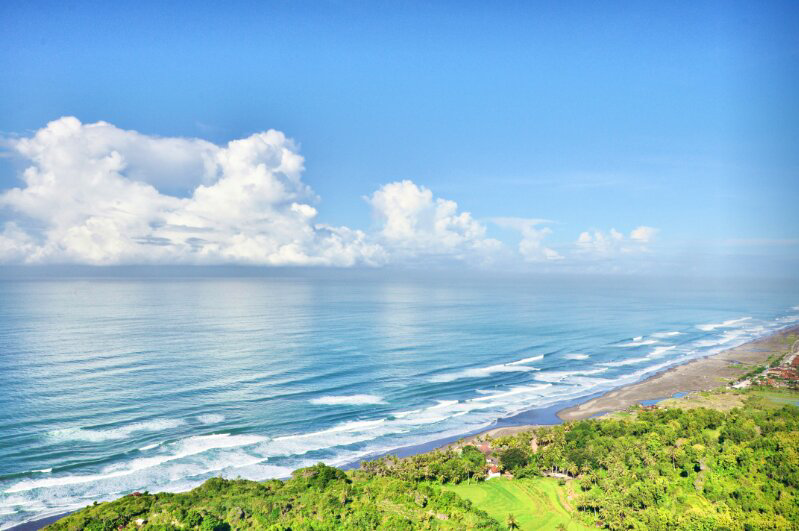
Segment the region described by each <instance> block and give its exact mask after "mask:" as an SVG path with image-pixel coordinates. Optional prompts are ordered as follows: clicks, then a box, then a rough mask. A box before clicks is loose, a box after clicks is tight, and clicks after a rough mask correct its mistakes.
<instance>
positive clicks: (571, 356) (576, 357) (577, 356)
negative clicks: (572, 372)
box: [563, 354, 590, 360]
mask: <svg viewBox="0 0 799 531" xmlns="http://www.w3.org/2000/svg"><path fill="white" fill-rule="evenodd" d="M563 357H564V358H566V359H567V360H587V359H588V358H590V356H589V355H588V354H566V355H565V356H563Z"/></svg>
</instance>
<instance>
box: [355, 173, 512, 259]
mask: <svg viewBox="0 0 799 531" xmlns="http://www.w3.org/2000/svg"><path fill="white" fill-rule="evenodd" d="M366 200H367V202H368V203H369V204H370V205H371V207H372V213H373V215H374V217H375V218H376V220H377V222H378V233H377V237H378V238H379V239H380V241H381V242H382V243H383V244H384V247H385V248H387V249H390V250H391V252H392V253H393V254H394V255H395V256H403V257H409V256H419V255H425V256H428V257H430V256H435V255H446V256H449V257H455V258H461V259H463V258H467V257H482V258H488V257H490V255H491V253H492V252H494V251H497V250H498V249H500V248H501V247H502V244H501V243H500V242H499V241H498V240H494V239H491V238H486V236H485V233H486V228H485V226H484V225H483V224H482V223H480V222H478V221H477V220H475V219H474V218H472V215H471V214H470V213H469V212H458V205H457V203H455V201H450V200H448V199H442V198H435V197H433V192H431V191H430V189H428V188H426V187H424V186H418V185H416V184H415V183H413V182H412V181H408V180H405V181H398V182H393V183H389V184H386V185H383V186H382V187H380V189H378V190H377V191H376V192H375V193H374V194H372V196H371V197H368V198H366Z"/></svg>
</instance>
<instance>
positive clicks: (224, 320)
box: [0, 273, 799, 528]
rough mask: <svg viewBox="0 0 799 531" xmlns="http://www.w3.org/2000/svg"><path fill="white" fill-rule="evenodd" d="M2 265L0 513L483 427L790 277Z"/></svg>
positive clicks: (627, 373)
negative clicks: (281, 272)
mask: <svg viewBox="0 0 799 531" xmlns="http://www.w3.org/2000/svg"><path fill="white" fill-rule="evenodd" d="M383 276H384V277H385V278H381V277H380V275H374V274H373V275H366V276H364V278H358V277H357V275H347V276H341V277H337V275H335V274H330V275H326V276H324V277H321V276H319V277H306V276H303V275H287V276H282V277H281V276H271V277H254V278H186V279H175V278H172V279H164V278H161V279H158V278H145V279H134V278H100V279H90V278H82V279H81V278H73V279H66V278H64V279H52V280H46V279H34V280H20V279H12V280H4V281H0V528H8V527H11V526H13V525H15V524H18V523H21V522H24V521H29V520H33V519H37V518H42V517H44V516H47V515H52V514H58V513H63V512H65V511H69V510H73V509H76V508H80V507H82V506H85V505H89V504H91V503H92V502H93V501H103V500H109V499H113V498H116V497H119V496H122V495H124V494H126V493H129V492H132V491H137V490H138V491H145V490H148V491H151V492H156V491H182V490H187V489H190V488H192V487H194V486H196V485H199V484H200V483H202V482H203V480H205V479H206V478H208V477H211V476H220V475H221V476H224V477H229V478H236V477H242V478H249V479H256V480H260V479H267V478H273V477H284V476H287V475H289V474H290V472H291V471H292V470H294V469H296V468H298V467H302V466H307V465H310V464H313V463H316V462H319V461H324V462H325V463H328V464H332V465H344V464H347V463H351V462H354V461H357V460H359V459H362V458H364V457H367V456H373V455H377V454H380V453H383V452H386V451H388V450H391V449H392V448H398V447H403V446H408V445H413V444H419V443H423V442H425V441H431V440H435V439H440V438H444V437H447V436H453V435H457V434H461V433H466V432H470V431H474V430H477V429H480V428H485V427H489V426H490V425H491V424H492V423H494V422H495V421H496V420H497V419H500V418H504V417H508V416H510V415H514V414H516V413H519V412H522V411H526V410H531V409H538V408H547V407H552V406H554V405H556V404H558V403H560V402H565V401H568V400H574V399H577V398H579V397H584V396H588V395H591V394H595V393H598V392H601V391H604V390H608V389H611V388H614V387H617V386H619V385H623V384H626V383H631V382H634V381H637V380H640V379H642V378H645V377H647V376H648V375H651V374H653V373H655V372H657V371H659V370H662V369H663V368H666V367H668V366H670V365H674V364H678V363H681V362H684V361H686V360H689V359H692V358H696V357H701V356H706V355H709V354H712V353H715V352H718V351H719V350H722V349H726V348H729V347H733V346H736V345H739V344H741V343H744V342H746V341H749V340H751V339H754V338H757V337H761V336H763V335H766V334H768V333H770V332H773V331H775V330H778V329H780V328H784V327H786V326H789V325H792V324H795V323H797V322H799V306H797V305H799V285H797V283H790V282H785V281H782V282H777V281H765V280H764V281H754V280H746V281H743V280H736V281H728V282H721V281H714V282H707V281H699V280H692V281H688V280H673V279H672V280H667V279H659V280H644V279H636V278H622V277H588V276H585V277H576V276H575V277H556V278H555V277H531V278H524V277H518V278H503V279H490V278H487V276H480V275H475V277H473V278H446V277H444V276H443V275H438V276H435V277H431V278H426V279H425V278H410V277H407V278H401V277H398V278H395V279H392V278H390V275H389V274H388V273H386V274H385V275H383Z"/></svg>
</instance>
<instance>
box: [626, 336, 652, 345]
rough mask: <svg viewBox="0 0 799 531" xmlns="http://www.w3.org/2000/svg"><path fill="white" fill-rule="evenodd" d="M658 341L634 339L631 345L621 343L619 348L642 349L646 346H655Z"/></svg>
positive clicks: (639, 337)
mask: <svg viewBox="0 0 799 531" xmlns="http://www.w3.org/2000/svg"><path fill="white" fill-rule="evenodd" d="M655 343H657V339H643V338H642V337H641V336H638V337H634V338H633V340H632V341H630V342H629V343H620V344H619V345H618V346H619V347H642V346H644V345H654V344H655Z"/></svg>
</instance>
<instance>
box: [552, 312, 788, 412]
mask: <svg viewBox="0 0 799 531" xmlns="http://www.w3.org/2000/svg"><path fill="white" fill-rule="evenodd" d="M797 333H799V326H793V327H790V328H787V329H784V330H781V331H779V332H776V333H774V334H772V335H770V336H766V337H764V338H761V339H756V340H754V341H751V342H749V343H745V344H743V345H741V346H738V347H734V348H731V349H728V350H724V351H722V352H719V353H718V354H714V355H712V356H709V357H707V358H700V359H697V360H693V361H689V362H687V363H684V364H682V365H677V366H675V367H671V368H669V369H666V370H664V371H663V372H660V373H657V374H655V375H653V376H651V377H649V378H647V379H646V380H643V381H641V382H638V383H634V384H630V385H626V386H624V387H620V388H618V389H614V390H612V391H608V392H607V393H605V394H603V395H602V396H599V397H596V398H592V399H590V400H587V401H585V402H583V403H581V404H578V405H575V406H572V407H568V408H566V409H563V410H561V411H559V412H558V417H559V418H560V419H562V420H564V421H568V420H579V419H585V418H588V417H593V416H594V415H598V414H602V413H610V412H613V411H621V410H624V409H627V408H628V407H630V406H632V405H635V404H638V403H640V402H641V401H645V400H661V399H664V398H670V397H672V396H673V395H675V394H676V393H682V392H687V391H708V390H710V389H714V388H716V387H720V386H723V385H727V384H729V383H731V382H734V381H735V380H737V379H739V378H741V377H742V376H743V375H745V374H746V373H747V372H749V371H750V370H752V366H753V365H759V364H763V363H765V362H766V361H767V360H768V359H769V357H770V356H773V355H774V354H775V353H777V352H780V353H787V351H788V350H789V349H790V348H791V344H792V343H793V341H792V340H791V339H790V338H791V337H794V338H795V336H796V335H797Z"/></svg>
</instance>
